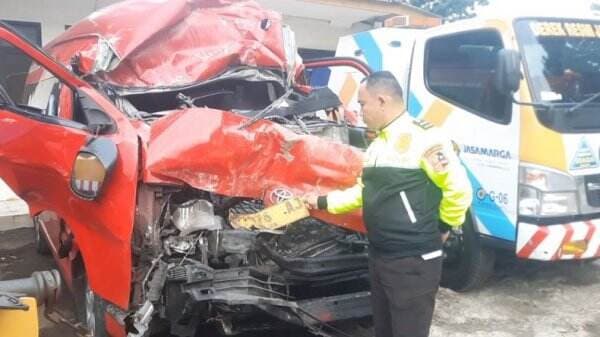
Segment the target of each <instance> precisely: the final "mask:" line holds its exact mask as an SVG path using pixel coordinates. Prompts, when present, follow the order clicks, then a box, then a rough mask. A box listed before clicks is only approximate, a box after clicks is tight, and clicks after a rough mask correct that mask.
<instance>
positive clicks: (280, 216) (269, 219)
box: [229, 198, 310, 229]
mask: <svg viewBox="0 0 600 337" xmlns="http://www.w3.org/2000/svg"><path fill="white" fill-rule="evenodd" d="M309 215H310V214H309V212H308V209H307V208H306V206H305V205H304V202H303V201H302V199H300V198H293V199H288V200H285V201H283V202H280V203H278V204H275V205H273V206H271V207H269V208H265V209H264V210H262V211H260V212H258V213H254V214H230V215H229V221H230V222H231V225H232V226H233V227H235V228H246V229H252V228H256V229H278V228H281V227H284V226H286V225H289V224H291V223H292V222H294V221H298V220H300V219H303V218H306V217H308V216H309Z"/></svg>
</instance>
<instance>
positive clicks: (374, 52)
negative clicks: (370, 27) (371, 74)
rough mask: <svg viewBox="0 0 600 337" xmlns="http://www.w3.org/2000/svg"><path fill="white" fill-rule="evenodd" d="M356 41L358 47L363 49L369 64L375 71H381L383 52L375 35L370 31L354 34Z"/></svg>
mask: <svg viewBox="0 0 600 337" xmlns="http://www.w3.org/2000/svg"><path fill="white" fill-rule="evenodd" d="M353 37H354V41H355V42H356V45H358V48H360V50H361V51H362V54H363V55H364V57H365V59H366V61H367V64H368V65H369V66H370V67H371V69H373V71H380V70H382V69H383V53H382V52H381V49H379V46H378V45H377V42H375V39H374V38H373V35H371V33H370V32H361V33H358V34H354V36H353Z"/></svg>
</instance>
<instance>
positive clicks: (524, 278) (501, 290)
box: [0, 228, 600, 337]
mask: <svg viewBox="0 0 600 337" xmlns="http://www.w3.org/2000/svg"><path fill="white" fill-rule="evenodd" d="M53 266H54V265H53V261H52V259H51V258H49V257H44V256H39V255H37V253H36V252H35V248H34V245H33V235H32V229H31V228H20V229H15V230H10V231H5V232H1V233H0V278H1V279H9V278H18V277H27V276H29V275H30V274H31V272H32V271H34V270H46V269H50V268H53ZM72 307H73V303H72V301H71V300H70V298H69V297H68V296H65V298H64V299H63V300H62V303H61V306H60V309H61V310H63V311H65V312H67V313H72ZM41 326H42V329H41V336H42V337H74V336H75V335H74V334H73V333H72V332H71V330H70V329H69V328H67V327H65V326H63V325H56V324H53V323H51V322H48V321H47V320H42V323H41ZM286 335H287V334H286ZM273 336H275V335H274V334H273ZM462 336H476V337H477V336H481V337H484V336H485V337H598V336H600V263H599V262H595V263H558V264H557V263H553V264H544V263H531V262H529V263H525V262H521V261H516V260H514V259H512V258H503V259H500V261H499V263H498V267H497V268H496V272H495V274H494V276H493V277H492V279H491V280H490V282H489V284H488V285H487V286H486V287H485V288H484V289H482V290H480V291H476V292H471V293H467V294H458V293H455V292H452V291H450V290H447V289H441V290H440V293H439V295H438V302H437V307H436V312H435V317H434V324H433V327H432V332H431V337H462ZM288 337H289V336H288Z"/></svg>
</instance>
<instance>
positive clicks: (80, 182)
mask: <svg viewBox="0 0 600 337" xmlns="http://www.w3.org/2000/svg"><path fill="white" fill-rule="evenodd" d="M0 45H2V48H0V50H5V51H6V50H9V51H10V52H11V53H13V54H15V53H17V54H19V55H20V56H21V57H22V59H23V60H26V62H27V64H28V67H27V68H26V69H27V70H26V71H25V72H23V71H18V70H15V71H13V72H9V73H8V74H4V76H2V78H0V177H1V178H2V179H3V180H4V181H6V183H7V184H8V185H9V186H10V187H11V188H12V189H13V190H14V191H15V192H16V193H17V194H18V195H19V196H20V197H21V198H22V199H24V200H25V201H26V202H27V204H28V205H29V208H30V212H31V215H38V214H42V213H44V214H46V215H48V217H47V219H54V221H55V222H60V221H64V223H66V224H67V225H68V226H69V228H70V230H71V231H72V233H73V234H74V237H75V240H76V242H77V246H78V247H79V250H80V252H81V254H82V257H83V261H84V264H85V268H86V273H87V279H88V283H89V285H90V287H91V288H92V290H94V292H95V293H96V294H98V295H99V296H101V297H103V298H104V299H106V300H108V301H110V302H112V303H114V304H116V305H119V306H121V307H122V308H126V307H127V305H128V302H129V287H130V286H129V285H130V279H131V247H130V242H131V233H132V229H133V216H134V210H135V198H136V184H137V172H138V143H137V136H136V134H135V131H134V129H133V128H132V126H131V125H130V123H129V121H128V120H127V119H126V118H125V117H124V116H123V115H122V114H121V113H120V112H119V111H118V110H117V109H116V108H115V107H114V106H113V105H112V103H111V102H110V101H109V100H107V99H106V98H105V97H104V96H102V95H101V94H100V93H98V92H97V91H95V90H94V89H93V88H92V87H91V86H89V85H88V84H87V83H86V82H84V81H82V80H80V79H79V78H77V77H76V76H75V75H74V74H72V73H71V72H69V71H68V70H67V69H65V68H64V67H62V66H61V65H59V64H57V63H56V62H54V61H53V60H52V59H51V58H50V57H49V56H47V55H45V54H44V53H43V52H42V51H41V50H39V49H38V48H36V47H35V46H33V45H31V44H30V43H29V42H27V41H26V40H25V39H23V38H22V37H20V36H19V35H18V34H17V33H15V32H14V31H12V30H11V29H10V28H8V27H7V26H5V25H2V24H0ZM2 59H3V58H2V56H1V55H0V60H2ZM0 62H2V61H0ZM61 100H62V101H61ZM68 100H70V101H68ZM67 110H69V111H67ZM50 215H53V216H50Z"/></svg>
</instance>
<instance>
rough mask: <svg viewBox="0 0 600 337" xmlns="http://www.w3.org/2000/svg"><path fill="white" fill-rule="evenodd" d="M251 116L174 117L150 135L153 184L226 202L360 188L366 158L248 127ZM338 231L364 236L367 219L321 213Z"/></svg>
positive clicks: (270, 127) (188, 113)
mask: <svg viewBox="0 0 600 337" xmlns="http://www.w3.org/2000/svg"><path fill="white" fill-rule="evenodd" d="M247 120H248V119H247V118H246V117H243V116H240V115H237V114H234V113H231V112H225V111H220V110H213V109H205V108H194V109H187V110H179V111H174V112H172V113H171V114H170V115H169V116H167V117H165V118H162V119H159V120H158V121H156V122H155V123H154V124H152V126H151V129H150V136H149V142H148V143H147V144H148V147H147V151H146V153H147V155H146V160H145V172H144V181H145V182H147V183H159V184H165V183H171V184H177V185H180V184H187V185H190V186H192V187H194V188H197V189H200V190H205V191H210V192H214V193H218V194H221V195H227V196H236V197H247V198H253V199H262V200H264V201H265V203H266V204H267V205H269V204H272V203H275V202H278V201H280V197H282V196H288V197H289V196H290V195H296V196H301V195H304V194H306V193H319V194H323V193H326V192H329V191H331V190H333V189H338V188H344V187H350V186H353V185H354V184H355V183H356V177H358V176H359V175H360V172H361V170H362V153H361V152H360V151H358V150H355V149H354V148H352V147H350V146H348V145H344V144H341V143H337V142H333V141H332V140H328V139H323V138H319V137H317V136H303V135H298V134H296V133H294V132H292V131H290V130H288V129H286V128H284V127H283V126H280V125H278V124H275V123H273V122H270V121H266V120H262V121H258V122H256V123H254V124H252V125H251V126H249V127H247V128H243V127H241V126H242V125H244V123H245V122H246V121H247ZM315 215H316V216H317V217H319V218H322V219H324V220H326V221H330V222H332V223H335V224H336V225H339V226H342V227H345V228H349V229H353V230H357V231H364V227H363V224H362V221H361V217H360V213H354V214H351V215H348V216H345V217H340V216H335V217H334V216H331V215H328V214H325V213H321V212H317V213H315Z"/></svg>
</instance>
